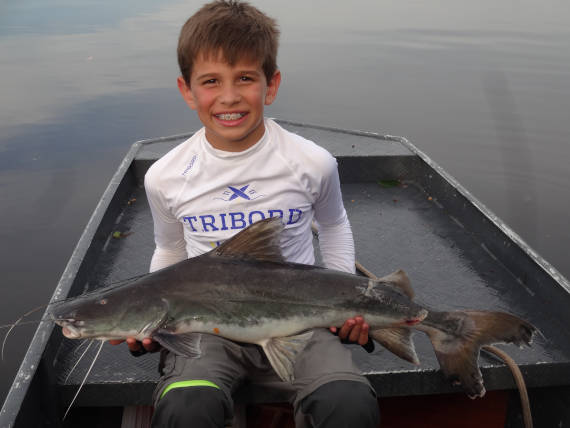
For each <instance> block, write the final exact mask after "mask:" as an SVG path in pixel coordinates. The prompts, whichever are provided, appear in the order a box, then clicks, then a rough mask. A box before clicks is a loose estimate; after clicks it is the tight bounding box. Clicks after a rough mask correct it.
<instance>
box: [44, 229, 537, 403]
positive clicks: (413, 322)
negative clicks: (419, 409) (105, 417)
mask: <svg viewBox="0 0 570 428" xmlns="http://www.w3.org/2000/svg"><path fill="white" fill-rule="evenodd" d="M282 229H283V225H282V223H281V220H280V219H279V218H270V219H266V220H262V221H260V222H257V223H254V224H252V225H251V226H249V227H248V228H246V229H244V230H243V231H241V232H240V233H238V234H237V235H235V236H234V237H233V238H231V239H229V240H228V241H226V242H224V243H223V244H222V245H220V246H219V247H217V248H216V249H214V250H212V251H211V252H209V253H207V254H204V255H202V256H199V257H195V258H192V259H188V260H184V261H182V262H179V263H177V264H174V265H172V266H169V267H166V268H164V269H161V270H158V271H156V272H153V273H149V274H146V275H142V276H141V277H137V278H134V279H133V280H131V281H126V282H125V283H122V284H120V285H118V286H110V287H107V288H102V289H99V290H96V291H94V292H91V293H88V294H85V295H81V296H78V297H74V298H71V299H67V300H65V301H62V302H58V303H55V304H52V306H51V307H50V309H49V312H50V314H51V317H52V318H53V319H54V320H55V322H56V323H57V324H58V325H60V326H61V327H62V332H63V334H64V336H66V337H68V338H70V339H82V338H93V339H101V340H109V339H125V338H127V337H135V338H137V339H139V340H142V339H143V338H145V337H152V338H153V339H154V340H155V341H157V342H159V343H160V344H161V345H162V346H163V347H165V348H167V349H168V350H170V351H172V352H174V353H176V354H179V355H185V356H187V357H190V358H196V357H199V356H200V337H201V335H200V334H201V333H208V334H217V335H220V336H222V337H225V338H228V339H231V340H235V341H238V342H246V343H253V344H257V345H259V346H261V347H262V348H263V350H264V352H265V355H266V356H267V358H268V360H269V362H270V363H271V365H272V367H273V368H274V369H275V372H276V373H277V374H278V375H279V377H280V378H281V379H283V380H284V381H289V382H290V381H292V380H293V365H294V362H295V358H296V356H297V355H298V354H299V353H300V352H302V350H303V349H304V347H305V345H306V344H307V342H308V341H309V340H310V338H311V335H312V332H311V330H310V329H313V328H318V327H329V326H333V325H341V324H342V323H343V322H344V321H345V320H346V319H349V318H353V317H354V316H357V315H361V316H363V317H364V319H365V320H366V322H367V323H368V324H369V325H370V335H371V336H372V337H373V338H374V339H375V340H376V341H378V342H379V343H380V344H382V345H383V346H385V347H386V348H387V349H389V350H390V351H392V352H393V353H395V354H396V355H398V356H400V357H401V358H404V359H406V360H408V361H410V362H412V363H415V364H419V360H418V357H417V355H416V352H415V350H414V345H413V342H412V339H411V333H412V330H413V329H416V330H420V331H423V332H424V333H426V334H427V335H428V336H429V338H430V340H431V342H432V344H433V347H434V350H435V353H436V356H437V358H438V361H439V364H440V367H441V369H442V371H443V373H444V374H445V375H446V376H447V377H448V378H450V379H451V380H452V381H453V382H454V383H456V384H461V385H462V387H463V388H464V390H465V391H466V392H467V394H468V395H469V396H471V397H476V396H483V395H484V393H485V388H484V386H483V380H482V376H481V372H480V370H479V367H478V365H477V360H478V356H479V350H480V347H481V346H483V345H487V344H493V343H499V342H503V343H515V344H517V345H523V344H528V345H530V342H531V339H532V336H533V334H534V332H535V328H534V327H533V326H532V325H531V324H529V323H527V322H526V321H524V320H522V319H520V318H517V317H515V316H513V315H510V314H507V313H503V312H487V311H456V312H437V311H432V310H428V309H427V308H425V307H423V306H420V305H418V304H416V303H415V302H414V301H413V297H414V296H413V290H412V288H411V286H410V283H409V280H408V278H407V276H406V274H405V273H404V272H403V271H398V272H395V273H393V274H390V275H388V276H385V277H383V278H379V279H377V280H373V279H369V278H366V277H362V276H358V275H353V274H349V273H344V272H339V271H335V270H331V269H326V268H321V267H316V266H310V265H303V264H298V263H288V262H286V261H284V259H283V257H282V255H281V251H280V248H279V234H280V232H281V230H282Z"/></svg>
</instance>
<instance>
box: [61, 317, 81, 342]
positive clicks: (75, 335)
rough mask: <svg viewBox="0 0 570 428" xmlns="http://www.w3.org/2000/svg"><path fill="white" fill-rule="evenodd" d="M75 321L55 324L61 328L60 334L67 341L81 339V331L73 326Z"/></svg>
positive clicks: (63, 321) (62, 321)
mask: <svg viewBox="0 0 570 428" xmlns="http://www.w3.org/2000/svg"><path fill="white" fill-rule="evenodd" d="M74 323H75V321H69V320H59V321H56V324H58V325H59V326H61V332H62V333H63V335H64V336H65V337H67V338H68V339H79V338H81V337H82V336H81V330H80V329H79V328H77V326H75V325H74Z"/></svg>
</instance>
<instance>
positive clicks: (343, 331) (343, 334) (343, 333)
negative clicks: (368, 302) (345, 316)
mask: <svg viewBox="0 0 570 428" xmlns="http://www.w3.org/2000/svg"><path fill="white" fill-rule="evenodd" d="M354 324H356V321H354V320H353V319H349V320H346V321H345V322H344V324H343V325H342V327H341V328H340V331H339V332H338V337H340V338H341V339H342V340H345V339H346V338H347V337H348V335H349V333H350V330H352V327H354Z"/></svg>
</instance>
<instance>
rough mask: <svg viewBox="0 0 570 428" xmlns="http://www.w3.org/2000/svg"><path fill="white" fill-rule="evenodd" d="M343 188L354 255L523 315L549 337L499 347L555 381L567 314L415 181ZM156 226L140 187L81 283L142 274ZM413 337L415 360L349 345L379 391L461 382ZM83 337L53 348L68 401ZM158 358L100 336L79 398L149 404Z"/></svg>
mask: <svg viewBox="0 0 570 428" xmlns="http://www.w3.org/2000/svg"><path fill="white" fill-rule="evenodd" d="M383 184H384V185H383ZM342 192H343V197H344V203H345V206H346V209H347V212H348V216H349V219H350V222H351V225H352V228H353V232H354V238H355V243H356V255H357V259H358V260H359V261H360V262H361V263H362V264H363V265H364V266H366V267H367V268H368V269H369V270H371V271H372V272H374V273H375V274H377V275H379V276H382V275H385V274H388V273H390V272H392V271H394V270H397V269H403V270H405V271H406V272H407V274H408V276H409V277H410V279H411V281H412V285H413V287H414V289H415V291H416V296H417V297H416V300H418V301H419V302H421V303H422V304H425V305H427V306H428V307H431V308H434V309H437V310H457V309H465V308H474V309H484V310H500V311H507V312H510V313H513V314H516V315H518V316H520V317H522V318H525V319H527V320H528V321H529V322H531V323H533V324H534V325H535V326H536V327H538V328H539V329H540V330H541V331H542V332H543V334H544V336H545V338H543V337H540V336H539V337H537V338H536V339H535V343H534V345H533V346H532V348H525V349H519V348H517V347H514V346H504V348H503V349H505V350H506V351H507V352H508V353H509V354H510V355H511V356H512V357H513V358H514V359H515V361H517V362H518V363H519V364H520V365H521V366H522V369H523V373H525V374H526V375H527V382H530V384H531V385H532V386H541V383H542V382H544V384H545V385H548V384H552V383H553V382H554V383H556V379H553V378H554V377H556V371H552V370H550V371H548V373H547V374H543V372H542V371H541V367H542V366H545V365H549V364H551V363H555V362H557V361H568V360H569V357H570V354H569V350H568V344H570V330H569V329H568V328H567V327H568V326H567V325H565V323H564V319H565V318H564V317H563V316H562V314H560V316H557V314H555V313H545V312H546V311H548V308H549V303H548V302H547V301H544V297H541V295H537V294H536V293H535V292H534V291H533V290H532V289H531V288H529V287H528V286H525V285H523V284H522V283H521V282H519V281H518V280H517V279H516V278H515V277H514V276H513V275H512V274H511V273H510V272H509V271H508V270H507V269H505V267H504V266H503V265H502V264H501V263H500V262H499V261H498V260H497V259H496V258H495V257H494V256H493V255H492V254H491V253H490V252H488V250H487V249H486V247H485V245H483V244H482V243H481V242H480V241H479V240H478V237H477V236H475V235H474V234H472V233H471V232H470V231H468V230H467V229H466V228H465V227H463V226H462V224H461V223H460V222H459V221H458V220H457V219H454V218H453V217H451V216H450V215H448V213H447V212H446V210H445V208H444V207H442V206H441V205H439V204H438V203H437V201H436V199H435V198H431V197H430V195H429V194H426V193H425V192H424V190H423V188H421V187H420V186H419V185H418V184H416V183H414V182H404V183H399V184H398V185H395V186H392V183H373V182H372V183H350V184H343V185H342ZM152 227H153V226H152V219H151V215H150V211H149V209H148V205H147V201H146V197H145V193H144V190H143V189H142V188H141V187H136V188H134V190H133V192H132V194H130V195H129V197H128V198H126V199H125V201H124V204H123V209H122V211H121V212H120V214H119V215H118V216H117V217H116V219H115V226H114V231H118V232H121V234H123V235H124V236H125V237H124V238H119V239H116V238H113V237H112V235H110V236H109V237H108V240H107V242H106V243H105V245H104V248H103V251H102V252H101V253H100V255H99V256H98V259H97V261H96V263H95V265H94V266H93V267H92V269H91V274H90V277H89V278H88V281H87V282H86V284H85V289H84V290H83V291H88V290H92V289H95V288H98V287H100V286H102V285H110V284H113V283H115V282H118V281H121V280H124V279H127V278H130V277H133V276H137V275H140V274H143V273H146V272H147V271H148V266H149V261H150V258H151V254H152V252H153V249H154V242H153V233H152ZM268 286H270V284H268ZM415 342H416V350H417V353H418V356H419V358H420V360H421V365H420V366H418V367H416V366H414V365H412V364H409V363H407V362H405V361H403V360H401V359H399V358H398V357H396V356H394V355H392V354H391V353H390V352H388V351H387V350H385V349H384V348H382V347H381V346H379V345H377V346H376V350H375V352H373V353H372V354H367V353H366V352H365V351H364V350H363V349H362V348H361V347H359V346H353V345H351V348H352V350H353V353H354V357H355V359H356V361H357V363H358V366H359V367H360V369H361V370H362V372H363V373H364V374H366V375H367V376H368V377H369V379H370V380H371V382H372V384H373V385H374V387H375V388H376V390H377V392H378V394H379V395H380V396H397V395H414V394H430V393H442V392H452V391H456V390H457V389H454V388H452V387H450V386H449V385H447V383H446V382H445V381H444V380H443V378H442V376H441V374H440V373H439V372H438V364H437V361H436V359H435V355H434V352H433V350H432V347H431V344H430V343H429V341H428V340H427V338H426V337H425V336H424V335H423V334H421V333H420V334H417V335H415ZM84 346H85V345H82V346H80V342H79V341H73V340H68V339H64V340H63V341H62V344H61V346H60V349H59V351H58V353H57V359H56V376H57V379H58V384H59V387H60V391H61V392H62V393H63V396H64V402H66V401H67V402H68V401H69V399H70V398H71V396H72V395H73V394H74V393H75V391H76V390H77V387H78V385H79V384H80V383H81V381H82V380H83V377H84V376H85V372H86V370H87V368H88V366H89V364H90V361H91V360H92V358H93V355H94V349H95V346H93V347H92V348H93V349H90V351H89V352H88V353H87V354H88V355H87V356H86V357H85V358H83V360H82V362H81V363H80V364H79V365H78V366H77V368H76V369H75V370H74V371H73V373H71V374H70V371H71V369H72V367H73V366H74V364H75V363H76V361H77V359H78V358H79V356H80V355H81V353H82V350H83V349H84ZM157 360H158V356H157V354H152V355H145V356H143V357H139V358H133V357H132V356H131V355H130V354H129V353H128V352H127V349H126V347H125V345H120V346H111V345H109V344H105V345H104V346H103V349H102V352H101V355H100V357H99V359H98V361H97V362H96V364H95V366H94V369H93V371H92V373H91V374H90V375H89V378H88V379H87V382H86V385H85V387H84V390H83V391H82V392H81V394H80V395H79V397H78V400H77V403H76V405H78V406H82V405H83V406H106V405H114V406H117V405H135V404H149V403H150V400H151V394H152V390H153V388H154V385H155V383H156V381H157V379H158V372H157ZM480 365H481V367H482V371H483V374H484V377H485V381H486V386H487V388H488V389H489V390H491V389H497V388H501V389H502V388H504V387H505V385H514V384H513V383H512V380H511V375H510V373H509V372H508V371H507V369H506V368H504V367H503V365H502V363H500V362H498V361H497V360H495V359H494V358H493V357H490V356H487V355H484V354H483V353H482V355H481V358H480ZM491 372H493V375H492V376H490V374H491ZM488 375H489V376H488ZM68 376H69V378H68V379H67V380H66V378H67V377H68ZM546 378H548V379H546ZM242 397H245V398H244V399H245V400H246V401H256V400H257V401H272V400H275V401H280V400H282V397H281V398H280V397H279V396H273V395H272V394H271V393H270V392H266V391H257V392H251V391H249V392H244V393H243V395H242Z"/></svg>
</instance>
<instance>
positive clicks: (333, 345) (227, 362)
mask: <svg viewBox="0 0 570 428" xmlns="http://www.w3.org/2000/svg"><path fill="white" fill-rule="evenodd" d="M200 347H201V357H200V358H186V357H182V356H179V355H175V354H173V353H171V352H169V353H167V354H166V355H165V357H164V360H163V363H164V367H163V369H162V376H161V378H160V380H159V382H158V385H157V387H156V389H155V391H154V396H153V402H154V403H155V406H156V404H157V403H158V400H159V399H160V397H161V395H162V394H163V391H164V390H165V389H166V388H167V387H168V386H169V385H171V384H173V383H175V382H185V381H194V380H199V381H207V382H211V383H213V384H215V385H216V386H218V387H219V388H220V389H221V390H222V391H223V392H224V393H225V395H226V397H227V398H228V400H229V403H230V405H231V406H232V407H233V400H232V394H233V393H234V392H235V391H236V390H237V389H238V387H240V386H241V385H242V384H243V382H245V381H247V382H249V383H251V384H252V385H253V387H256V386H258V387H261V388H264V389H265V388H275V389H278V390H280V391H282V392H284V393H285V395H286V396H287V397H288V400H289V402H290V403H291V404H293V405H294V406H295V408H297V406H298V405H299V403H300V402H301V400H303V398H305V397H306V396H307V395H309V394H311V393H312V392H314V391H315V390H316V389H317V388H319V387H320V386H322V385H324V384H326V383H328V382H332V381H337V380H351V381H357V382H362V383H365V384H367V385H370V384H369V382H368V380H367V379H366V378H365V377H364V376H362V375H361V374H360V371H359V370H358V368H357V367H356V366H355V365H354V363H353V361H352V352H351V351H350V349H348V348H347V347H346V346H345V345H343V344H342V343H340V340H339V338H338V337H337V336H334V335H333V334H331V333H330V332H329V331H328V330H327V329H315V330H314V333H313V336H312V338H311V340H310V341H309V343H308V344H307V346H306V348H305V349H304V350H303V352H302V353H301V354H300V355H299V356H298V357H297V360H296V361H295V366H294V370H295V380H294V381H293V383H291V384H290V383H287V382H283V381H282V380H280V379H279V377H278V376H277V374H276V373H275V371H274V370H273V368H272V367H271V365H270V364H269V361H268V360H267V357H266V356H265V354H264V353H263V350H262V349H261V347H259V346H257V345H251V344H243V343H236V342H232V341H230V340H227V339H224V338H222V337H220V336H215V335H210V334H203V335H202V339H201V343H200Z"/></svg>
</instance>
